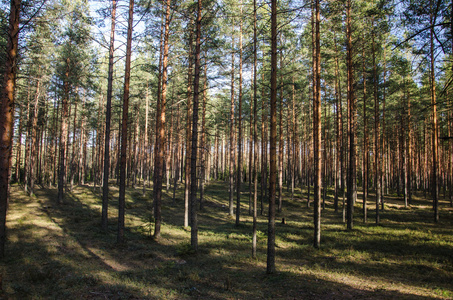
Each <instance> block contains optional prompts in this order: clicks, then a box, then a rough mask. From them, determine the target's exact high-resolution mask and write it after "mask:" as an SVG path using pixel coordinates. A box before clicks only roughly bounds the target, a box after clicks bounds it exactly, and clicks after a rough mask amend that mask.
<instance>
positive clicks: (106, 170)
mask: <svg viewBox="0 0 453 300" xmlns="http://www.w3.org/2000/svg"><path fill="white" fill-rule="evenodd" d="M115 17H116V0H112V17H111V23H112V24H111V27H110V45H109V71H108V72H109V73H108V79H107V105H106V110H105V146H104V178H103V179H104V182H103V185H102V228H103V229H104V230H107V227H108V207H109V204H108V203H109V167H110V119H111V115H112V94H113V63H114V61H113V59H114V57H113V54H114V50H115V24H116V18H115Z"/></svg>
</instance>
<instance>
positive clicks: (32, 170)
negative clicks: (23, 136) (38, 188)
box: [28, 78, 41, 196]
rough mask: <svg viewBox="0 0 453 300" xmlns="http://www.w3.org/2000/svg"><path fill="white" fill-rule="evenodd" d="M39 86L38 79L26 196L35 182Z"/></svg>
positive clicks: (31, 190)
mask: <svg viewBox="0 0 453 300" xmlns="http://www.w3.org/2000/svg"><path fill="white" fill-rule="evenodd" d="M40 85H41V80H40V79H39V78H38V81H37V83H36V93H35V103H34V104H33V117H32V121H31V141H30V171H29V177H28V178H29V183H28V195H29V196H32V195H33V193H34V190H35V181H36V167H35V165H36V162H35V160H36V157H37V154H36V143H37V142H38V141H37V140H38V109H39V106H38V104H39V97H40V93H41V90H40Z"/></svg>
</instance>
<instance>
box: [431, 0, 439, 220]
mask: <svg viewBox="0 0 453 300" xmlns="http://www.w3.org/2000/svg"><path fill="white" fill-rule="evenodd" d="M430 2H431V20H430V21H431V22H430V23H431V25H433V24H435V18H436V16H434V14H433V10H434V5H433V0H431V1H430ZM434 55H435V53H434V27H433V26H431V30H430V56H431V57H430V58H431V74H430V77H431V105H432V128H433V129H432V130H433V132H432V139H433V142H432V175H431V176H432V187H431V188H432V195H433V209H434V221H435V222H438V221H439V188H438V164H439V163H438V159H439V158H438V146H437V145H438V137H439V135H438V128H437V102H436V81H435V80H436V78H435V76H434V68H435V65H434V63H435V61H434V59H435V58H434Z"/></svg>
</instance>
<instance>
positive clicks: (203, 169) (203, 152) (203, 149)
mask: <svg viewBox="0 0 453 300" xmlns="http://www.w3.org/2000/svg"><path fill="white" fill-rule="evenodd" d="M207 90H208V64H207V60H205V65H204V86H203V104H202V113H201V141H200V162H201V176H200V210H202V209H203V197H204V186H205V181H206V149H207V148H208V147H207V145H206V100H207V95H206V93H207Z"/></svg>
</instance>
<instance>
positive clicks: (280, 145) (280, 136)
mask: <svg viewBox="0 0 453 300" xmlns="http://www.w3.org/2000/svg"><path fill="white" fill-rule="evenodd" d="M280 70H283V53H282V50H280ZM279 90H280V99H279V100H278V109H279V118H278V119H279V120H278V163H277V166H278V175H277V178H278V206H277V211H278V212H279V213H280V212H281V211H282V201H283V200H282V197H283V195H282V194H283V72H281V71H280V88H279Z"/></svg>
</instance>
